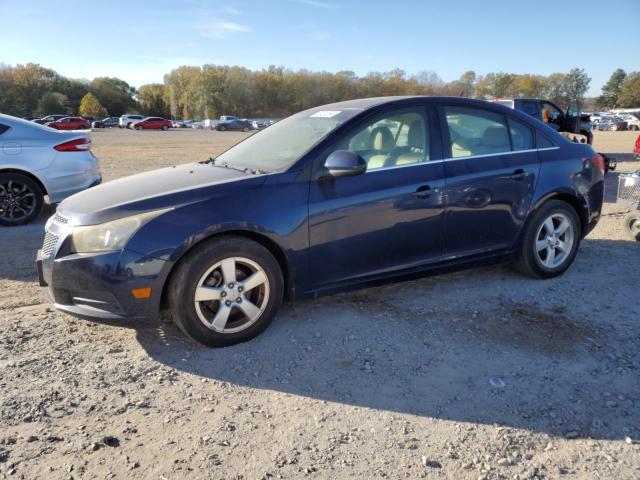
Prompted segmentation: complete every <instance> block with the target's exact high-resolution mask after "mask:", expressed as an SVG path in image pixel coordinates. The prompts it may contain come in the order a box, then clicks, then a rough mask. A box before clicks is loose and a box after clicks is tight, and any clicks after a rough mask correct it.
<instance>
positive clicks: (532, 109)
mask: <svg viewBox="0 0 640 480" xmlns="http://www.w3.org/2000/svg"><path fill="white" fill-rule="evenodd" d="M521 108H522V111H523V112H524V113H528V114H529V115H533V116H534V117H537V116H538V114H539V113H540V109H539V108H538V102H536V101H533V100H524V101H523V102H522V107H521Z"/></svg>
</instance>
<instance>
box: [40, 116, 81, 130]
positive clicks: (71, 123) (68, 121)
mask: <svg viewBox="0 0 640 480" xmlns="http://www.w3.org/2000/svg"><path fill="white" fill-rule="evenodd" d="M45 125H46V126H47V127H51V128H55V129H56V130H86V129H88V128H91V124H90V123H89V122H87V121H86V120H85V119H84V118H81V117H64V118H61V119H60V120H56V121H54V122H47V123H45Z"/></svg>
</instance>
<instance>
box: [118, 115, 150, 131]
mask: <svg viewBox="0 0 640 480" xmlns="http://www.w3.org/2000/svg"><path fill="white" fill-rule="evenodd" d="M143 119H144V115H122V116H121V117H120V120H119V122H120V124H119V126H120V128H130V127H131V124H132V123H135V122H139V121H140V120H143Z"/></svg>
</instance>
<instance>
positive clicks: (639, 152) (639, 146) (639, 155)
mask: <svg viewBox="0 0 640 480" xmlns="http://www.w3.org/2000/svg"><path fill="white" fill-rule="evenodd" d="M633 153H635V154H636V160H640V135H638V138H636V148H634V149H633Z"/></svg>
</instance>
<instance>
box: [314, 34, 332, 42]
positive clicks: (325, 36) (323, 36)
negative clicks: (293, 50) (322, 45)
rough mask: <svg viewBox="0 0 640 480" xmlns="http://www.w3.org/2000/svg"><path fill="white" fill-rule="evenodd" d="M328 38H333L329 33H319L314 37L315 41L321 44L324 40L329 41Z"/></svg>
mask: <svg viewBox="0 0 640 480" xmlns="http://www.w3.org/2000/svg"><path fill="white" fill-rule="evenodd" d="M328 38H331V35H329V34H328V33H325V32H318V33H316V34H314V35H313V39H314V40H317V41H319V42H321V41H323V40H327V39H328Z"/></svg>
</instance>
